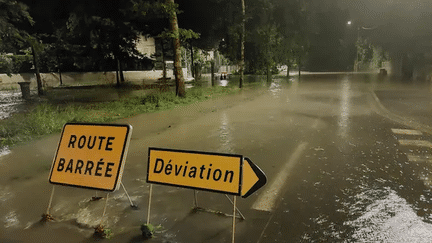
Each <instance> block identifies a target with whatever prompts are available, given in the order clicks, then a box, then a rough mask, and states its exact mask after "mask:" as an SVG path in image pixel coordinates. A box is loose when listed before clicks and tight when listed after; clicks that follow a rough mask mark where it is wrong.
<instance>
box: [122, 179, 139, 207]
mask: <svg viewBox="0 0 432 243" xmlns="http://www.w3.org/2000/svg"><path fill="white" fill-rule="evenodd" d="M120 185H121V186H122V187H123V190H124V191H125V194H126V196H127V198H128V199H129V202H130V205H131V207H133V208H137V205H134V204H133V202H132V199H131V198H130V196H129V193H128V192H127V191H126V188H125V186H124V185H123V182H120Z"/></svg>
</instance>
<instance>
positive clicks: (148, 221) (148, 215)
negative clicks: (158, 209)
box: [147, 184, 153, 224]
mask: <svg viewBox="0 0 432 243" xmlns="http://www.w3.org/2000/svg"><path fill="white" fill-rule="evenodd" d="M152 190H153V184H150V192H149V205H148V209H147V224H150V206H151V198H152Z"/></svg>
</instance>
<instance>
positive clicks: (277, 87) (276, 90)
mask: <svg viewBox="0 0 432 243" xmlns="http://www.w3.org/2000/svg"><path fill="white" fill-rule="evenodd" d="M268 90H269V91H270V93H271V94H272V95H273V97H275V98H278V97H279V94H280V92H281V90H282V87H281V80H280V79H275V80H274V81H273V82H271V84H270V87H269V88H268Z"/></svg>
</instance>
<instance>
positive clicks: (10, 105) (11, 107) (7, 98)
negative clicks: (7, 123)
mask: <svg viewBox="0 0 432 243" xmlns="http://www.w3.org/2000/svg"><path fill="white" fill-rule="evenodd" d="M23 103H24V100H23V99H22V98H21V93H20V92H18V91H0V120H2V119H6V118H8V117H9V116H10V115H11V114H12V113H15V112H18V111H19V110H20V109H22V107H20V105H22V104H23Z"/></svg>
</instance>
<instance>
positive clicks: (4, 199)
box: [0, 74, 432, 242]
mask: <svg viewBox="0 0 432 243" xmlns="http://www.w3.org/2000/svg"><path fill="white" fill-rule="evenodd" d="M224 82H225V81H224ZM248 82H257V83H258V85H257V86H259V87H260V88H256V89H253V90H249V91H244V92H240V93H239V94H236V95H229V96H226V97H222V98H219V99H216V100H211V101H205V102H202V103H199V104H193V105H190V106H187V107H178V108H176V109H174V110H172V111H164V112H158V113H152V114H144V115H140V116H136V117H133V118H128V119H124V120H122V121H120V122H121V123H128V124H131V125H132V126H133V134H132V140H131V143H130V147H129V151H128V156H127V163H126V165H125V171H124V174H123V180H122V181H123V184H124V186H125V188H126V190H127V192H128V194H129V195H130V197H131V200H132V201H133V203H134V204H136V205H138V208H137V209H134V208H132V207H130V202H129V200H128V198H127V196H126V194H125V192H124V190H122V189H120V190H118V191H116V192H114V193H110V194H108V195H107V194H106V193H103V192H96V191H93V190H84V189H80V188H73V187H61V186H55V187H53V186H52V185H50V184H49V183H48V174H49V169H50V166H51V163H52V159H53V156H54V153H55V150H56V147H57V143H58V139H59V136H60V135H59V134H55V135H53V136H48V137H45V138H44V139H42V140H40V141H35V142H33V143H31V144H28V145H23V146H19V147H15V148H13V149H11V150H10V153H8V154H4V155H2V156H1V155H0V226H1V227H0V241H1V242H15V241H17V242H20V241H22V242H60V241H62V242H94V241H95V240H94V239H93V237H92V234H93V232H94V230H93V228H94V227H96V226H97V225H99V224H103V225H104V226H105V227H106V228H109V229H110V230H112V232H113V238H112V239H111V240H107V242H110V241H111V242H143V239H142V237H141V235H140V234H141V232H140V225H141V224H143V223H146V222H147V217H148V216H149V215H150V223H152V224H154V225H160V227H158V228H157V230H156V238H154V239H151V240H149V241H147V242H230V241H231V233H230V232H231V223H232V219H231V218H229V217H222V216H217V215H214V214H209V213H193V212H192V211H191V208H192V207H193V205H194V200H193V197H194V193H193V191H192V190H190V189H184V188H178V187H169V186H161V185H153V186H152V194H151V201H150V185H149V184H148V183H146V169H147V157H148V154H147V153H148V147H161V148H173V149H187V150H197V151H209V152H222V153H235V154H242V155H245V156H247V157H249V158H250V159H251V160H252V161H253V162H254V163H255V164H256V165H258V166H259V167H260V168H261V169H262V170H263V171H264V172H265V173H266V175H267V178H268V184H267V185H266V186H264V187H263V188H262V189H260V190H259V191H257V192H256V193H255V194H253V195H251V196H250V197H249V198H247V199H239V200H238V201H239V202H238V207H239V209H240V210H241V211H242V212H243V214H244V215H245V217H246V220H244V221H240V220H239V221H237V224H236V227H237V228H236V241H237V242H430V239H431V237H432V217H430V215H431V210H432V207H430V202H432V191H431V189H430V186H431V185H432V180H430V178H429V177H430V171H432V165H431V164H430V163H429V159H428V158H432V156H431V157H428V156H430V154H431V148H430V147H427V146H426V147H425V146H422V147H418V146H417V147H416V146H413V145H410V146H404V145H401V144H400V143H399V142H398V141H399V140H401V139H409V140H416V139H417V140H422V141H431V136H430V135H428V134H426V133H423V134H422V135H418V136H413V135H400V134H395V133H394V132H392V131H393V130H392V129H408V128H410V127H409V126H408V125H403V124H400V123H396V122H394V121H392V120H390V119H387V118H386V117H383V116H381V115H379V114H377V113H376V112H375V109H376V104H374V103H373V100H371V99H370V97H369V95H370V93H369V91H370V88H371V86H380V85H388V83H382V82H381V81H379V80H377V79H374V78H370V77H369V76H366V75H365V76H359V77H356V76H353V75H349V74H333V75H310V76H307V75H305V76H304V77H302V78H301V79H300V80H298V78H297V77H294V78H291V79H290V80H287V79H285V78H275V79H273V80H272V82H271V83H267V82H265V81H264V80H263V77H261V78H259V77H249V78H248ZM380 82H381V83H380ZM226 84H227V85H236V81H235V80H228V81H226ZM423 144H424V143H423ZM300 145H302V146H300ZM299 147H300V148H302V150H299V151H300V152H296V151H297V150H298V148H299ZM292 154H298V156H295V157H296V158H297V159H291V157H292ZM408 155H410V156H411V157H413V156H414V157H415V156H417V157H415V158H419V157H421V158H422V160H420V159H418V161H414V160H409V159H408ZM287 164H288V166H286V165H287ZM285 168H287V171H284V170H285ZM282 171H283V172H285V173H283V174H285V175H286V176H285V177H282V178H283V180H282V183H280V184H279V185H276V186H277V187H275V188H272V187H273V185H274V184H275V183H274V181H275V179H276V178H278V177H281V176H280V174H281V173H282ZM276 184H277V183H276ZM278 187H280V188H278ZM54 188H55V193H54V197H53V200H52V205H51V208H49V209H48V210H49V213H50V214H52V216H53V217H54V218H55V221H54V222H48V223H45V224H42V223H39V220H40V218H41V214H43V213H45V212H46V211H47V208H48V204H49V199H50V195H51V193H52V190H53V189H54ZM266 191H277V195H276V198H275V200H274V206H273V207H270V208H267V209H259V208H258V209H256V208H254V206H253V205H255V204H259V200H260V196H261V195H264V194H265V192H266ZM96 196H102V197H104V198H103V199H101V200H98V201H91V200H90V199H91V198H92V197H96ZM198 204H199V206H200V207H206V208H211V209H215V210H217V211H222V212H232V205H231V204H230V202H229V201H228V200H227V199H226V198H225V196H224V195H221V194H217V193H211V192H205V191H200V192H199V193H198ZM104 209H106V210H104ZM104 211H106V214H105V215H104V217H102V216H103V212H104ZM149 212H150V214H149ZM203 222H205V223H203Z"/></svg>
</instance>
